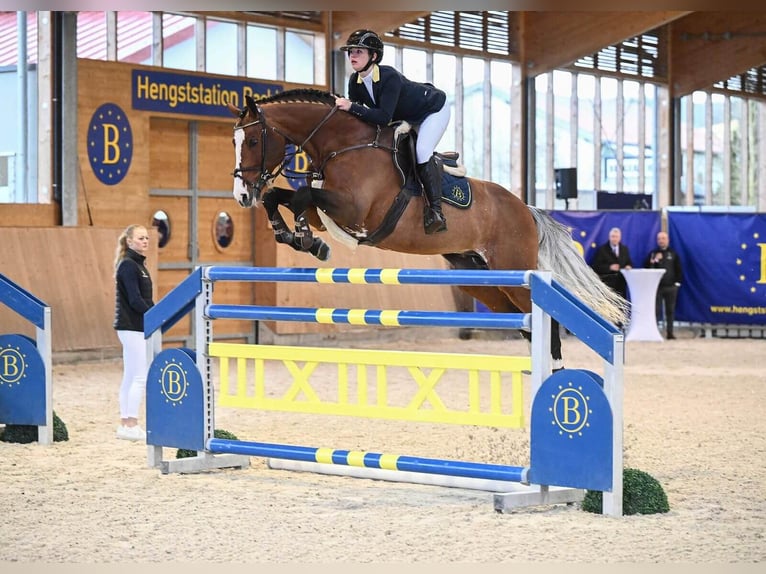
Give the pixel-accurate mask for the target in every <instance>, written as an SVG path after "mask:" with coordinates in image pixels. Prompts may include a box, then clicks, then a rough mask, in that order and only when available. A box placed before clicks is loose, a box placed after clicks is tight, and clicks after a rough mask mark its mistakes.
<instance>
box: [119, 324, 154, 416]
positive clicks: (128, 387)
mask: <svg viewBox="0 0 766 574" xmlns="http://www.w3.org/2000/svg"><path fill="white" fill-rule="evenodd" d="M117 337H119V339H120V342H121V343H122V384H121V385H120V418H123V419H127V418H135V419H137V418H138V408H139V407H140V406H141V399H142V398H143V395H144V391H145V390H146V373H147V370H148V366H147V364H146V341H145V340H144V334H143V333H142V332H141V331H117Z"/></svg>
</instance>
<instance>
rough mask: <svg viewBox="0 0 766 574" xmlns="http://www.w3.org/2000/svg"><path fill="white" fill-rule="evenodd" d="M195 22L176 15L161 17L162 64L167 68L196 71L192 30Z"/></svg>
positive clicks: (195, 48)
mask: <svg viewBox="0 0 766 574" xmlns="http://www.w3.org/2000/svg"><path fill="white" fill-rule="evenodd" d="M196 22H197V20H196V18H192V17H189V16H178V15H176V14H167V13H165V14H163V15H162V62H163V65H164V66H165V67H167V68H176V69H179V70H196V69H197V46H196V43H195V34H194V28H195V24H196Z"/></svg>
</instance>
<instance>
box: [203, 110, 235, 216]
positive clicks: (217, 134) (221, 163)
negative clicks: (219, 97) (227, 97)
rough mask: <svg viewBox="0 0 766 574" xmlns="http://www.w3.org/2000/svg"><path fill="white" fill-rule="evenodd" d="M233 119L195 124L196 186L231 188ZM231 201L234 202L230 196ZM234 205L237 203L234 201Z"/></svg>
mask: <svg viewBox="0 0 766 574" xmlns="http://www.w3.org/2000/svg"><path fill="white" fill-rule="evenodd" d="M233 126H234V119H231V120H228V121H224V122H223V123H210V122H200V123H199V124H197V137H198V139H197V173H198V176H197V178H198V179H197V187H198V188H199V189H202V190H226V191H228V192H231V190H232V182H233V180H232V177H231V172H232V170H233V169H234V162H235V160H234V145H233V143H232V138H233V131H232V127H233ZM229 197H231V198H232V200H231V202H232V203H234V199H233V197H232V196H229ZM234 205H235V206H236V205H237V204H236V203H234Z"/></svg>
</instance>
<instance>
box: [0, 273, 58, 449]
mask: <svg viewBox="0 0 766 574" xmlns="http://www.w3.org/2000/svg"><path fill="white" fill-rule="evenodd" d="M0 303H3V304H4V305H6V306H7V307H9V308H10V309H11V310H12V311H14V312H15V313H17V314H19V315H21V316H22V317H23V318H24V319H26V320H27V321H29V322H30V323H32V324H34V326H35V328H36V337H35V339H32V338H30V337H27V336H26V335H20V334H0V424H14V425H36V426H37V442H38V443H40V444H51V443H52V442H53V404H52V400H51V394H52V388H51V387H52V385H51V364H52V363H51V308H50V307H49V306H48V305H46V304H45V303H43V302H42V301H40V300H39V299H38V298H37V297H35V296H34V295H32V294H31V293H29V292H28V291H26V290H25V289H23V288H21V287H19V286H18V285H16V283H14V282H13V281H11V280H10V279H9V278H8V277H6V276H4V275H2V274H0Z"/></svg>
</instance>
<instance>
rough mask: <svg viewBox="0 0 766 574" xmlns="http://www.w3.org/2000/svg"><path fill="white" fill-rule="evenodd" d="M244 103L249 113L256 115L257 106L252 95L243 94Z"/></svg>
mask: <svg viewBox="0 0 766 574" xmlns="http://www.w3.org/2000/svg"><path fill="white" fill-rule="evenodd" d="M245 103H246V104H247V108H248V109H249V110H250V113H251V114H253V115H254V116H257V115H258V107H257V104H256V103H255V100H254V99H253V98H252V96H245Z"/></svg>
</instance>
